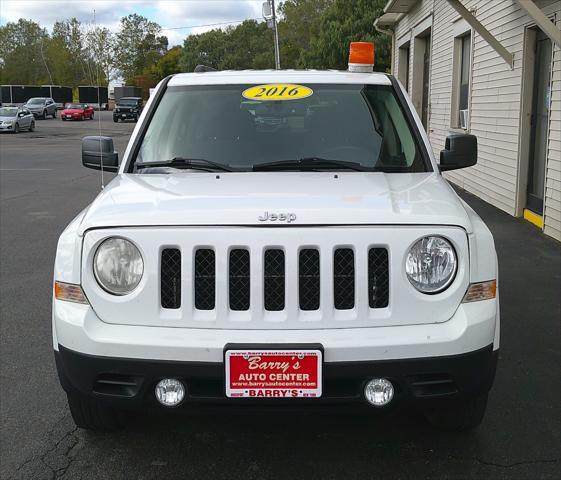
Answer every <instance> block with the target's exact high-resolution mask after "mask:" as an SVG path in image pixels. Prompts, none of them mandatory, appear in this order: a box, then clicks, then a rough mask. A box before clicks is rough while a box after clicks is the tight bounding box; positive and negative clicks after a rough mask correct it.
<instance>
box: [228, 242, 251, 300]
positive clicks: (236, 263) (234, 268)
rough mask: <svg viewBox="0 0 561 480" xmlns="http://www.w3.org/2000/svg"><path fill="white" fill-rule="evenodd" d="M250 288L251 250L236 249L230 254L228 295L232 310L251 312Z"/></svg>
mask: <svg viewBox="0 0 561 480" xmlns="http://www.w3.org/2000/svg"><path fill="white" fill-rule="evenodd" d="M250 287H251V279H250V261H249V250H245V249H240V248H238V249H234V250H232V251H231V252H230V260H229V289H228V295H229V299H230V309H231V310H237V311H245V310H249V305H250Z"/></svg>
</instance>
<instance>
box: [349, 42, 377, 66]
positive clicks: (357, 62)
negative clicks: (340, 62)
mask: <svg viewBox="0 0 561 480" xmlns="http://www.w3.org/2000/svg"><path fill="white" fill-rule="evenodd" d="M373 70H374V44H373V43H372V42H351V48H350V50H349V72H357V73H371V72H372V71H373Z"/></svg>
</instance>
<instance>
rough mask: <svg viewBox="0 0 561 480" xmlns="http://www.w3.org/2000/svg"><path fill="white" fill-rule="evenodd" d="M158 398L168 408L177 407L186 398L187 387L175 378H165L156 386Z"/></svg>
mask: <svg viewBox="0 0 561 480" xmlns="http://www.w3.org/2000/svg"><path fill="white" fill-rule="evenodd" d="M156 398H157V399H158V402H160V403H161V404H162V405H165V406H166V407H175V406H176V405H179V404H180V403H181V402H182V401H183V398H185V387H184V386H183V384H182V383H181V382H180V381H179V380H176V379H175V378H164V379H163V380H160V381H159V382H158V384H157V385H156Z"/></svg>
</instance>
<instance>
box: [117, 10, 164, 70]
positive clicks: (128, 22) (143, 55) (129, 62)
mask: <svg viewBox="0 0 561 480" xmlns="http://www.w3.org/2000/svg"><path fill="white" fill-rule="evenodd" d="M167 47H168V39H167V37H165V36H163V35H161V27H160V26H159V25H158V24H157V23H155V22H151V21H150V20H148V19H147V18H145V17H143V16H141V15H138V14H136V13H133V14H131V15H128V16H126V17H123V18H121V23H120V26H119V31H118V32H117V34H116V37H115V43H114V52H113V53H114V66H115V68H116V69H117V70H119V72H120V73H121V75H122V77H123V78H124V79H125V81H127V80H130V79H131V78H132V77H134V76H136V75H141V74H143V72H145V71H146V69H147V68H149V67H150V66H151V65H153V64H155V63H156V62H157V61H158V60H159V58H160V57H162V56H163V55H164V54H165V53H166V51H167Z"/></svg>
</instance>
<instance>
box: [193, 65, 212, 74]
mask: <svg viewBox="0 0 561 480" xmlns="http://www.w3.org/2000/svg"><path fill="white" fill-rule="evenodd" d="M201 72H216V68H212V67H208V66H206V65H197V66H196V67H195V73H201Z"/></svg>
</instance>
